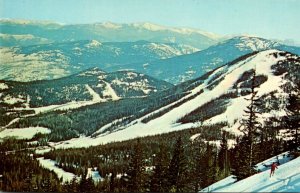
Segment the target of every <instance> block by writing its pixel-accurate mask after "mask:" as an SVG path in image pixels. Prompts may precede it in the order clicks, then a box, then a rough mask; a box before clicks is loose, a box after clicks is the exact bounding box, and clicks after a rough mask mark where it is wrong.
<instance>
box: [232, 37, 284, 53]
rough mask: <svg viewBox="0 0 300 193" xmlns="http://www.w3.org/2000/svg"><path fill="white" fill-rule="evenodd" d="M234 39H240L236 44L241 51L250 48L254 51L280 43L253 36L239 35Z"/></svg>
mask: <svg viewBox="0 0 300 193" xmlns="http://www.w3.org/2000/svg"><path fill="white" fill-rule="evenodd" d="M233 39H236V40H238V42H237V43H236V44H235V46H236V47H237V48H239V49H240V50H241V51H243V50H248V49H251V50H252V51H259V50H266V49H271V48H273V47H276V46H279V45H280V44H279V43H278V42H275V41H271V40H266V39H263V38H259V37H253V36H239V37H236V38H233Z"/></svg>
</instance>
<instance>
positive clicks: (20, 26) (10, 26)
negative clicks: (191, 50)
mask: <svg viewBox="0 0 300 193" xmlns="http://www.w3.org/2000/svg"><path fill="white" fill-rule="evenodd" d="M0 29H1V31H0V32H1V36H0V42H1V44H0V46H16V45H18V46H19V45H22V46H27V45H33V44H37V43H40V44H43V43H55V42H62V41H78V40H97V41H100V42H129V41H130V42H132V41H139V40H146V41H150V42H161V43H178V44H186V45H191V46H193V47H196V48H198V49H205V48H208V47H209V46H211V45H213V44H215V43H217V42H218V41H220V40H221V39H222V38H223V37H222V36H220V35H216V34H214V33H209V32H205V31H201V30H197V29H191V28H174V27H165V26H160V25H157V24H153V23H147V22H141V23H131V24H118V23H112V22H105V23H94V24H73V25H65V24H59V23H55V22H44V21H30V20H11V19H1V20H0Z"/></svg>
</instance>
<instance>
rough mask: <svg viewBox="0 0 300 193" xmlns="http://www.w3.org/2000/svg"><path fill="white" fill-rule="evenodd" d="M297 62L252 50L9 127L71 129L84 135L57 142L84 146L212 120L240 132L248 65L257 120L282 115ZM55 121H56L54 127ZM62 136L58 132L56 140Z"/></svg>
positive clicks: (288, 55)
mask: <svg viewBox="0 0 300 193" xmlns="http://www.w3.org/2000/svg"><path fill="white" fill-rule="evenodd" d="M299 64H300V59H299V56H297V55H294V54H291V53H288V52H283V51H278V50H267V51H262V52H259V53H256V52H254V53H252V54H251V55H246V56H243V57H241V58H238V59H237V60H235V61H234V62H232V63H229V64H227V65H224V66H222V67H219V68H217V69H215V70H214V71H211V72H210V73H207V74H206V75H204V76H202V77H200V78H198V79H195V80H192V81H188V82H185V83H182V84H179V85H177V86H175V87H171V88H169V89H167V90H163V91H161V92H157V93H154V94H152V95H149V96H148V97H143V98H124V99H121V100H117V101H113V100H112V101H108V102H106V103H99V104H94V105H90V106H86V107H81V108H77V109H74V110H68V111H67V112H64V111H61V112H60V111H59V112H49V113H44V114H40V115H36V116H31V117H21V119H20V120H17V121H16V122H13V123H12V124H9V127H10V128H15V127H31V126H43V127H46V128H50V129H51V130H52V133H51V135H54V134H55V135H59V134H60V132H61V131H62V130H61V129H64V128H65V129H64V130H63V131H64V132H71V133H73V134H72V136H78V134H76V135H74V131H76V132H79V133H85V135H86V136H85V137H83V136H82V137H81V138H77V139H73V140H70V141H67V142H65V143H63V144H60V145H58V147H73V146H85V147H86V146H89V145H97V144H100V143H108V142H112V141H121V140H126V139H132V138H135V137H138V136H147V135H154V134H160V133H166V132H171V131H176V130H182V129H188V128H194V127H199V126H200V125H202V126H204V125H215V124H218V125H219V128H220V129H223V130H227V131H229V132H231V133H234V134H235V135H240V131H239V130H238V128H239V127H240V120H241V118H242V115H243V110H244V109H245V108H246V106H247V105H248V103H249V101H247V100H246V98H249V96H248V95H249V93H250V91H249V90H250V85H251V84H250V78H251V74H252V73H253V69H256V79H257V81H258V82H257V83H258V85H259V88H258V96H259V98H260V100H261V101H264V102H263V103H262V104H261V105H260V113H261V115H260V120H266V119H267V118H270V117H272V116H273V115H274V114H276V115H277V116H283V115H284V114H285V112H284V111H283V107H284V104H285V100H286V97H287V94H288V93H289V92H290V91H291V89H293V87H294V86H295V84H299V74H300V73H299ZM91 87H92V88H93V86H91ZM118 96H119V95H118ZM25 109H26V108H25ZM25 109H23V110H25ZM111 109H114V111H111ZM271 109H272V110H271ZM61 110H63V109H61ZM21 112H22V111H21ZM82 117H89V118H88V119H87V118H85V119H82ZM57 120H60V124H59V126H58V125H57ZM7 124H8V123H7ZM262 124H264V123H263V122H262ZM67 138H68V137H67ZM67 138H65V137H64V135H62V134H60V140H61V139H67Z"/></svg>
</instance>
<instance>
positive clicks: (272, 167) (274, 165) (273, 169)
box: [270, 162, 278, 178]
mask: <svg viewBox="0 0 300 193" xmlns="http://www.w3.org/2000/svg"><path fill="white" fill-rule="evenodd" d="M275 169H278V167H277V164H276V162H273V163H272V165H271V173H270V178H271V176H274V173H275Z"/></svg>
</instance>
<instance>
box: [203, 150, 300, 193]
mask: <svg viewBox="0 0 300 193" xmlns="http://www.w3.org/2000/svg"><path fill="white" fill-rule="evenodd" d="M277 161H279V165H278V169H277V170H276V171H275V175H274V176H272V177H271V178H270V167H269V166H270V164H272V163H273V162H277ZM298 164H300V157H299V158H297V159H294V160H292V158H291V157H290V156H289V152H283V153H281V154H279V155H277V156H274V157H271V158H269V159H267V160H265V161H263V162H260V163H258V164H256V169H257V170H258V171H260V173H258V174H255V175H253V176H250V177H248V178H246V179H244V180H241V181H238V182H236V179H235V176H234V175H231V176H228V177H227V178H224V179H223V180H220V181H218V182H216V183H214V184H211V185H210V186H208V187H206V188H204V189H202V190H201V191H200V192H299V190H300V173H299V172H300V169H299V167H298V166H297V165H298ZM266 166H267V167H266Z"/></svg>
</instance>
